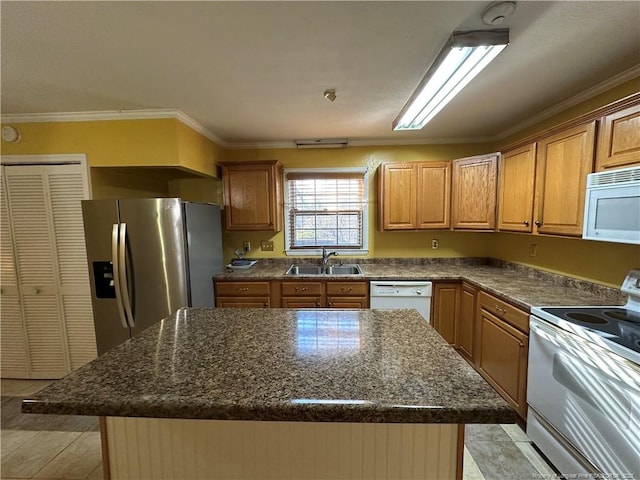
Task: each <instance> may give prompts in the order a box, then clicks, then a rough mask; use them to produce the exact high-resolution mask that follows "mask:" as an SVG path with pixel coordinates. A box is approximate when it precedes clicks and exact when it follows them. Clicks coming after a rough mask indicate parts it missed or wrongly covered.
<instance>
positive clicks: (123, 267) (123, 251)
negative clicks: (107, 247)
mask: <svg viewBox="0 0 640 480" xmlns="http://www.w3.org/2000/svg"><path fill="white" fill-rule="evenodd" d="M118 248H119V250H120V251H119V252H118V253H119V259H118V264H119V265H118V266H119V267H120V282H121V283H120V288H121V291H122V303H123V304H124V310H125V312H126V314H127V320H128V322H129V326H130V327H135V326H136V323H135V321H134V319H133V310H132V308H131V298H130V297H129V283H128V280H129V279H128V275H127V224H126V223H124V222H123V223H121V224H120V242H118Z"/></svg>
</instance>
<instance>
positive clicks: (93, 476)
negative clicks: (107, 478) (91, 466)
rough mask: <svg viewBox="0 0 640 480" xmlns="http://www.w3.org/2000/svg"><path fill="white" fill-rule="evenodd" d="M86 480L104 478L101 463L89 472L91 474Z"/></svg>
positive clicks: (102, 479)
mask: <svg viewBox="0 0 640 480" xmlns="http://www.w3.org/2000/svg"><path fill="white" fill-rule="evenodd" d="M87 480H104V470H103V468H102V463H100V465H98V467H97V468H96V469H95V470H94V471H93V472H91V475H89V476H88V477H87Z"/></svg>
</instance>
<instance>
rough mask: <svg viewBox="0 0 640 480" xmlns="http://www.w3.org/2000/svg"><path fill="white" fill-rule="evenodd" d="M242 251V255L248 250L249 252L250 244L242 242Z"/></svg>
mask: <svg viewBox="0 0 640 480" xmlns="http://www.w3.org/2000/svg"><path fill="white" fill-rule="evenodd" d="M242 249H243V250H244V253H247V252H248V251H249V250H251V242H247V241H246V240H245V241H244V242H242Z"/></svg>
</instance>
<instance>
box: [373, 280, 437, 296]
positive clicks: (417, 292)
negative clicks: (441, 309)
mask: <svg viewBox="0 0 640 480" xmlns="http://www.w3.org/2000/svg"><path fill="white" fill-rule="evenodd" d="M370 296H371V297H430V296H431V282H424V281H415V282H384V281H373V282H371V283H370Z"/></svg>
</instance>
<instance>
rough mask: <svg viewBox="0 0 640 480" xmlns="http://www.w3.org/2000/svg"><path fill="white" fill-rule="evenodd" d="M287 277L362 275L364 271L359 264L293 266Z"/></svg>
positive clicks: (286, 273)
mask: <svg viewBox="0 0 640 480" xmlns="http://www.w3.org/2000/svg"><path fill="white" fill-rule="evenodd" d="M284 274H285V275H362V269H361V268H360V265H358V264H350V265H331V266H326V267H321V266H319V265H297V264H295V263H294V264H293V265H291V266H290V267H289V269H288V270H287V271H286V272H285V273H284Z"/></svg>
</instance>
